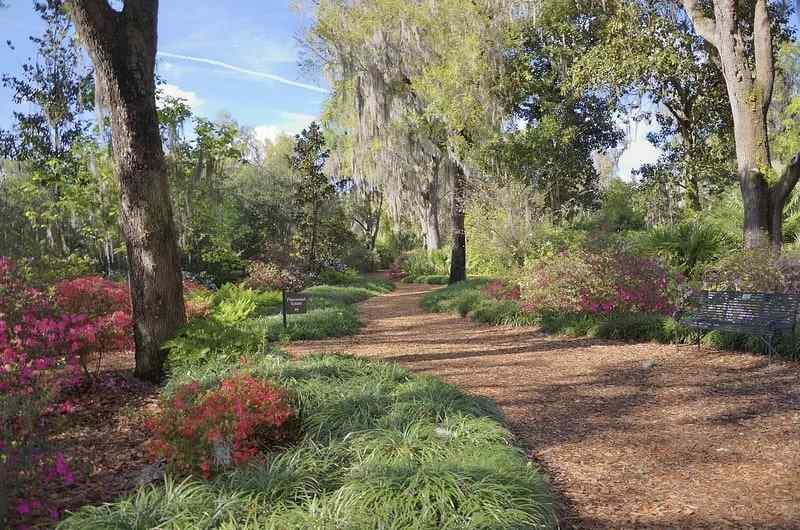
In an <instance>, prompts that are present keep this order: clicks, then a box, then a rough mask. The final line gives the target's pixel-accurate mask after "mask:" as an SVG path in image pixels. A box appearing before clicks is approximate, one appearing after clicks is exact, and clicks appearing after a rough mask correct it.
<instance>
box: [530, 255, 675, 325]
mask: <svg viewBox="0 0 800 530" xmlns="http://www.w3.org/2000/svg"><path fill="white" fill-rule="evenodd" d="M682 283H683V278H681V277H680V276H675V275H672V274H671V273H670V272H669V271H667V269H666V268H664V267H663V266H662V265H661V264H659V263H658V262H656V261H654V260H651V259H647V258H642V257H639V256H634V255H630V254H624V253H620V252H608V253H597V254H595V253H588V252H585V251H582V250H574V251H570V252H561V253H560V254H557V255H554V256H550V257H548V258H546V259H541V260H537V261H535V262H533V263H531V264H529V265H528V266H527V267H526V271H525V277H524V280H523V281H522V282H521V287H522V298H523V300H524V302H525V303H524V307H525V308H526V309H527V310H529V311H535V310H541V309H550V310H557V311H572V312H583V313H593V314H608V313H612V312H618V311H619V312H626V311H637V312H645V313H662V314H670V313H671V312H672V311H673V310H674V306H675V304H674V301H673V300H674V298H675V294H676V293H677V287H678V286H679V285H680V284H682Z"/></svg>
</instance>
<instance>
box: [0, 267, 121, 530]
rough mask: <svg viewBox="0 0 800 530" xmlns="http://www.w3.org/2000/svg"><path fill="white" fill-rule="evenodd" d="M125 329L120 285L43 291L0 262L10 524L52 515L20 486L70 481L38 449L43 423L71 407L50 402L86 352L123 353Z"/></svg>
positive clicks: (77, 376)
mask: <svg viewBox="0 0 800 530" xmlns="http://www.w3.org/2000/svg"><path fill="white" fill-rule="evenodd" d="M132 330H133V326H132V317H131V304H130V294H129V290H128V287H127V286H126V285H124V284H119V283H115V282H112V281H109V280H106V279H104V278H101V277H98V276H89V277H85V278H78V279H75V280H68V281H63V282H59V283H57V284H56V285H55V286H54V287H53V289H51V290H50V291H47V292H46V291H43V290H40V289H35V288H33V287H31V286H30V285H28V284H27V282H26V281H25V278H24V276H23V275H22V273H21V271H20V270H19V269H18V268H17V267H16V265H15V264H14V263H13V262H12V261H11V260H9V259H7V258H3V257H0V407H1V408H2V410H0V413H2V417H3V418H4V421H3V425H2V427H0V465H2V466H3V467H5V468H6V469H5V476H7V477H10V479H11V482H12V483H14V484H16V485H17V487H15V488H13V489H12V491H11V494H12V499H14V504H13V506H15V510H16V515H17V518H18V519H19V518H22V519H24V518H25V517H32V516H38V515H41V514H43V513H51V514H53V513H55V514H56V516H57V510H55V508H53V507H50V506H46V505H45V503H43V502H42V501H40V500H37V499H35V498H33V497H30V496H29V495H27V494H26V493H25V490H24V487H23V486H22V484H23V483H30V481H34V482H35V481H36V480H39V481H52V480H54V479H60V480H61V481H62V482H63V483H64V484H65V485H70V484H72V483H74V481H75V477H74V476H73V474H72V471H71V470H70V468H69V465H68V463H67V462H66V460H65V459H64V456H63V455H62V454H60V453H58V452H57V451H53V450H52V449H48V448H47V447H42V440H43V439H45V438H46V433H47V431H48V429H49V426H50V420H51V419H53V418H54V417H56V416H59V415H63V414H68V413H69V412H70V411H71V409H74V407H72V406H70V404H69V402H65V403H60V404H57V402H56V401H54V400H55V399H56V398H57V397H58V395H59V393H60V392H61V391H62V390H64V389H65V388H68V387H76V386H78V385H79V384H81V383H82V382H83V381H84V380H85V376H86V375H87V374H88V366H87V358H88V356H89V355H99V354H102V353H103V352H107V351H116V350H124V349H130V348H131V347H132V346H133V333H132ZM20 477H26V480H25V481H21V480H16V478H20ZM34 487H35V486H34Z"/></svg>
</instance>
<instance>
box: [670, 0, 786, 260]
mask: <svg viewBox="0 0 800 530" xmlns="http://www.w3.org/2000/svg"><path fill="white" fill-rule="evenodd" d="M683 6H684V8H685V9H686V12H687V13H688V15H689V17H690V18H691V20H692V24H693V25H694V28H695V31H697V33H698V35H700V36H701V37H702V38H703V39H705V40H706V41H707V42H708V43H709V44H711V45H712V46H713V47H714V48H715V49H716V50H717V53H718V54H719V58H720V65H721V67H722V74H723V77H724V78H725V85H726V87H727V91H728V99H729V101H730V105H731V110H732V113H733V130H734V139H735V141H736V162H737V168H738V173H739V185H740V188H741V190H742V201H743V202H744V226H743V231H744V241H745V246H746V247H747V248H756V247H763V246H767V245H771V246H772V248H773V249H775V250H780V248H781V245H782V244H783V208H784V206H785V204H786V200H787V199H788V197H789V194H790V193H791V192H792V189H794V187H795V185H796V184H797V180H798V177H800V167H799V166H800V154H798V155H796V156H795V157H794V158H793V159H792V161H791V163H790V164H789V166H788V167H787V168H786V170H785V171H784V173H783V175H781V176H780V178H779V179H778V180H777V182H776V183H774V184H770V182H769V180H768V178H767V177H768V174H769V172H770V171H771V159H770V150H769V136H768V134H767V111H768V110H769V106H770V103H771V102H772V87H773V83H774V80H775V66H774V56H773V50H772V32H771V28H770V19H769V13H768V11H767V0H756V2H755V5H754V8H753V10H752V12H751V13H750V14H749V15H751V16H752V27H753V36H752V38H753V46H752V53H749V52H748V46H747V36H746V35H743V34H742V28H741V20H740V19H739V17H740V14H741V13H740V12H739V11H737V2H736V0H714V3H713V6H714V17H713V18H711V17H708V16H707V15H706V14H705V12H704V10H703V8H702V6H701V5H700V4H699V3H698V0H683Z"/></svg>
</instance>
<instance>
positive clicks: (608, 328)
mask: <svg viewBox="0 0 800 530" xmlns="http://www.w3.org/2000/svg"><path fill="white" fill-rule="evenodd" d="M671 321H672V319H670V318H669V317H665V316H664V315H658V314H650V313H619V314H612V315H607V316H606V317H605V318H603V319H601V320H600V321H599V322H598V323H597V325H596V326H594V327H593V329H592V335H593V336H595V337H598V338H602V339H614V340H623V341H629V342H635V341H656V342H663V343H669V342H671V341H672V340H673V339H674V333H675V329H674V326H672V325H671Z"/></svg>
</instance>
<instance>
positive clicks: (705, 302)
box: [693, 291, 800, 329]
mask: <svg viewBox="0 0 800 530" xmlns="http://www.w3.org/2000/svg"><path fill="white" fill-rule="evenodd" d="M696 302H697V308H696V309H695V311H693V314H694V317H695V318H698V317H699V318H701V319H704V320H716V321H719V322H728V323H731V324H735V325H736V324H738V325H742V326H764V327H765V328H766V327H767V326H770V327H772V328H773V329H792V328H794V326H795V321H796V319H797V308H798V304H800V295H797V294H784V293H746V292H740V291H703V292H701V293H699V296H698V297H697V299H696Z"/></svg>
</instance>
